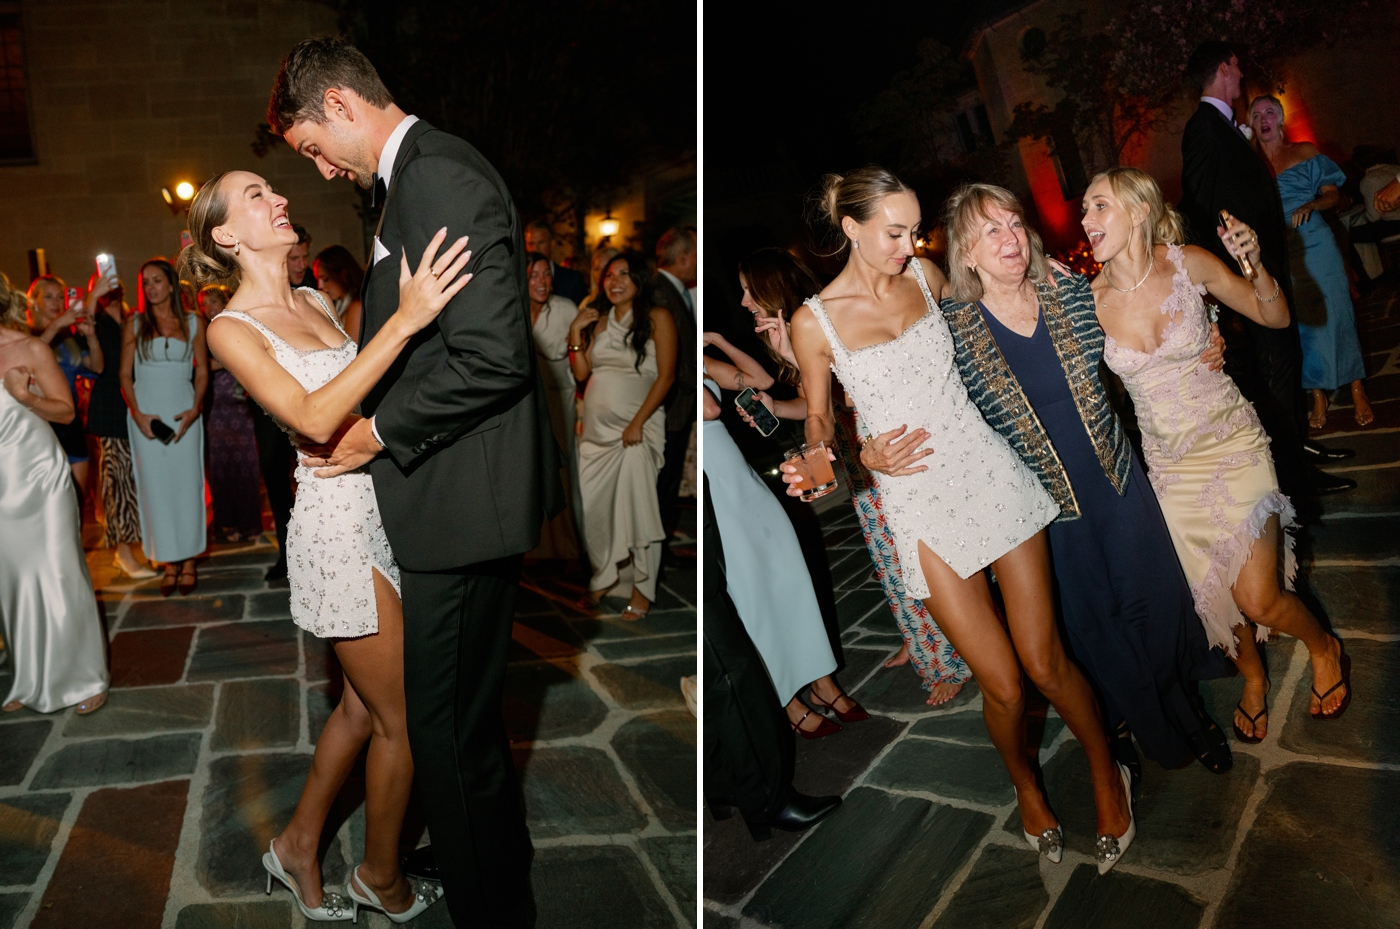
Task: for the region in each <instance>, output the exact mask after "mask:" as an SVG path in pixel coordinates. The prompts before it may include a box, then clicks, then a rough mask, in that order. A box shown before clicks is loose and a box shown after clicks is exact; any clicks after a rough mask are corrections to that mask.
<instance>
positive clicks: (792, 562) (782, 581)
mask: <svg viewBox="0 0 1400 929" xmlns="http://www.w3.org/2000/svg"><path fill="white" fill-rule="evenodd" d="M706 361H707V362H710V363H713V359H706ZM705 390H706V391H707V392H709V394H710V395H711V397H710V399H711V400H713V402H714V403H715V404H716V405H718V403H719V397H720V389H719V384H717V383H715V382H714V381H712V380H710V379H709V378H706V379H705ZM707 405H708V404H707ZM704 428H705V455H704V468H705V478H706V480H707V486H708V488H709V494H710V505H711V506H713V507H714V511H715V521H716V523H717V524H718V526H719V532H720V538H721V539H722V540H723V542H724V560H725V565H726V570H725V578H726V580H727V581H728V588H729V596H730V598H731V599H732V600H733V601H734V606H735V608H736V609H737V611H738V613H739V619H740V620H742V621H743V623H744V629H745V630H746V631H747V632H748V634H749V638H750V639H752V640H753V644H754V646H755V647H756V648H757V649H758V653H759V655H760V656H761V657H762V658H763V664H764V666H765V667H766V668H767V669H768V676H769V677H770V678H772V680H773V689H774V690H776V691H777V692H778V699H779V700H782V701H783V702H784V703H785V704H786V706H787V714H788V722H789V723H791V725H792V728H793V730H794V731H795V732H797V733H798V734H799V735H801V736H802V737H803V738H806V739H818V738H821V737H822V736H824V735H830V734H831V733H833V732H838V731H840V727H839V726H837V725H836V724H835V723H833V722H831V721H830V720H828V719H826V718H824V717H822V716H814V715H813V713H812V710H811V709H809V708H808V707H807V705H806V704H805V703H803V702H802V700H801V698H800V697H799V692H800V691H801V690H802V688H803V687H805V686H807V685H808V684H811V685H812V701H813V702H814V703H816V704H817V705H818V706H821V707H829V708H831V709H832V710H834V711H835V712H836V714H837V715H838V716H839V717H840V718H841V719H842V720H843V721H845V722H856V721H858V720H862V719H868V718H869V715H868V714H867V713H866V712H865V711H864V710H863V709H861V706H860V704H859V703H856V702H855V701H854V700H852V699H851V698H850V697H849V696H847V695H846V694H845V693H844V692H843V691H842V690H841V685H839V684H837V683H836V680H835V679H834V678H833V677H832V676H831V675H832V674H833V672H835V671H836V656H835V655H834V654H833V653H832V651H831V645H830V643H829V642H828V641H827V637H826V631H825V629H824V628H823V627H822V614H821V607H820V606H818V605H817V595H816V592H815V591H814V590H813V589H812V577H811V575H810V574H809V573H808V572H807V562H806V561H805V560H804V559H803V557H802V547H801V545H799V544H798V541H797V533H796V532H794V531H793V528H792V523H791V521H789V520H788V518H787V514H786V513H784V512H783V507H782V504H780V503H779V502H778V501H777V500H776V499H774V497H773V493H772V491H770V490H769V489H768V486H767V485H766V484H764V483H763V479H762V478H760V477H759V476H758V475H757V474H756V473H755V472H754V470H753V468H751V467H749V463H748V462H747V461H745V460H744V455H743V453H742V452H740V451H739V446H738V445H736V444H735V443H734V439H733V437H731V436H730V434H729V430H728V429H727V428H725V425H724V423H723V422H721V421H720V420H718V419H706V420H705V426H704Z"/></svg>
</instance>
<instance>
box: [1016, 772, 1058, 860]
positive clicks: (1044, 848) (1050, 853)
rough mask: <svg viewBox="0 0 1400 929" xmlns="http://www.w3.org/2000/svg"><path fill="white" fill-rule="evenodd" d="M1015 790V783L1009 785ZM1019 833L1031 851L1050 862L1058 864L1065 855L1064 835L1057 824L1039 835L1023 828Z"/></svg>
mask: <svg viewBox="0 0 1400 929" xmlns="http://www.w3.org/2000/svg"><path fill="white" fill-rule="evenodd" d="M1011 789H1012V790H1015V789H1016V785H1015V784H1013V785H1011ZM1021 835H1022V836H1024V837H1025V840H1026V844H1027V845H1029V846H1030V847H1031V851H1033V852H1036V853H1037V854H1040V855H1044V856H1045V859H1046V860H1047V861H1049V862H1050V863H1051V864H1059V863H1060V862H1061V861H1062V860H1063V859H1064V857H1065V835H1064V833H1063V832H1061V831H1060V826H1059V825H1058V824H1056V825H1054V826H1051V827H1050V828H1049V829H1046V830H1045V831H1044V832H1042V833H1041V834H1040V835H1033V834H1032V833H1029V832H1027V831H1026V830H1025V829H1024V828H1023V829H1022V830H1021Z"/></svg>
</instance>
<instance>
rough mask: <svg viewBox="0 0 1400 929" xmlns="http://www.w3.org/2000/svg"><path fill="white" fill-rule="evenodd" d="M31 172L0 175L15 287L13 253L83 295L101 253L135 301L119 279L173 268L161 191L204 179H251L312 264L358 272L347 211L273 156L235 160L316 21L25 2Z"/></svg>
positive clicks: (355, 223)
mask: <svg viewBox="0 0 1400 929" xmlns="http://www.w3.org/2000/svg"><path fill="white" fill-rule="evenodd" d="M21 10H22V15H23V24H24V33H25V35H24V39H25V54H26V63H27V71H28V78H29V99H30V111H31V125H32V127H33V138H34V146H35V149H36V154H37V157H38V163H37V164H32V165H20V166H3V167H0V204H3V205H4V221H3V222H0V270H3V271H4V272H5V273H6V274H8V275H9V276H10V279H11V280H12V281H13V282H15V283H16V284H25V283H27V282H28V280H29V277H28V269H27V259H26V255H25V253H26V251H27V250H29V249H31V248H36V247H41V248H44V249H45V250H46V251H47V254H48V258H49V264H50V267H51V269H52V270H53V271H54V272H55V273H57V274H59V275H60V276H63V277H65V278H67V279H69V283H71V284H77V283H79V282H82V283H86V280H87V277H88V275H89V274H90V273H91V271H92V267H93V256H94V255H96V254H97V253H98V252H102V251H107V252H111V253H112V254H114V255H115V256H116V258H117V268H118V270H119V271H120V273H121V275H122V278H123V281H124V283H125V284H126V286H127V294H128V300H131V299H134V295H135V284H136V282H135V272H136V268H137V267H138V266H139V265H140V263H141V262H142V261H144V260H146V259H147V258H150V257H152V256H154V255H167V256H172V257H173V256H174V254H175V253H176V252H177V250H178V248H179V237H180V230H181V229H183V228H185V217H184V215H183V214H181V215H179V216H173V215H171V212H170V209H169V208H168V207H167V206H166V204H165V202H164V201H163V200H162V199H161V195H160V189H161V187H169V188H171V189H172V190H173V189H174V187H175V185H176V183H177V182H179V181H182V180H188V181H191V182H192V183H194V184H196V185H198V184H199V183H201V182H202V181H203V180H204V179H206V178H208V177H209V176H210V175H212V174H214V173H215V172H217V171H222V170H226V169H229V168H243V169H247V170H251V171H256V172H258V173H260V174H262V175H263V176H265V177H266V178H267V179H268V180H269V181H271V182H272V184H273V185H274V186H275V187H276V188H277V190H278V191H280V192H281V193H282V194H284V195H285V196H287V197H288V199H289V200H290V207H289V212H290V214H291V217H292V221H293V222H296V223H299V224H301V225H303V226H305V227H306V228H307V230H308V231H310V233H311V235H312V239H313V242H312V248H313V252H314V250H316V249H319V248H322V247H324V246H326V245H330V244H333V243H337V242H338V243H340V244H343V245H345V246H346V247H347V248H349V249H350V251H351V252H352V253H354V254H355V255H356V256H357V257H361V258H363V255H362V254H361V253H362V252H363V245H362V235H361V226H360V220H359V217H358V216H357V215H356V213H355V210H354V204H355V203H356V202H357V201H358V198H357V195H356V193H355V191H354V189H353V188H352V187H351V186H350V184H349V183H348V182H346V181H342V180H337V181H330V182H327V181H325V180H323V179H322V178H321V177H320V175H319V174H317V173H316V170H315V168H314V166H313V165H312V163H311V162H310V161H308V160H307V159H304V158H300V157H298V156H296V155H295V154H293V153H292V151H291V149H290V148H288V147H287V146H285V145H280V144H279V145H278V146H276V147H274V149H273V151H272V152H271V153H269V154H268V155H267V156H266V157H264V158H258V157H256V156H255V155H254V154H253V152H252V150H251V148H250V145H251V143H252V141H253V139H254V133H255V128H256V127H257V125H258V123H260V122H262V121H263V119H264V114H265V113H266V110H267V99H268V93H269V91H270V90H271V87H272V80H273V78H274V77H275V75H276V73H277V68H278V65H279V63H280V61H281V59H282V56H283V55H285V54H286V53H287V51H288V50H289V49H290V48H291V47H292V46H293V45H294V44H296V42H297V41H299V40H300V39H302V38H305V37H306V36H309V35H314V34H320V33H329V32H333V31H334V29H335V16H334V12H333V11H332V10H331V9H330V8H329V7H327V6H323V5H320V4H317V3H314V2H301V0H288V2H237V0H178V2H176V0H152V2H136V0H106V2H97V3H93V2H88V3H83V2H73V0H42V2H36V0H25V2H23V3H22V5H21Z"/></svg>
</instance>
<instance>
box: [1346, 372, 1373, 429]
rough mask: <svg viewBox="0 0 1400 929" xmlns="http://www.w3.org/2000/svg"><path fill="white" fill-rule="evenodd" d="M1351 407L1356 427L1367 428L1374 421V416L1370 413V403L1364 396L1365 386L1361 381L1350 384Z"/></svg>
mask: <svg viewBox="0 0 1400 929" xmlns="http://www.w3.org/2000/svg"><path fill="white" fill-rule="evenodd" d="M1351 405H1352V407H1353V408H1354V410H1355V414H1356V424H1357V425H1358V426H1369V425H1371V423H1372V422H1374V421H1375V418H1376V414H1375V413H1373V412H1371V401H1370V399H1369V398H1368V397H1367V396H1366V385H1365V384H1363V383H1362V382H1361V381H1352V382H1351Z"/></svg>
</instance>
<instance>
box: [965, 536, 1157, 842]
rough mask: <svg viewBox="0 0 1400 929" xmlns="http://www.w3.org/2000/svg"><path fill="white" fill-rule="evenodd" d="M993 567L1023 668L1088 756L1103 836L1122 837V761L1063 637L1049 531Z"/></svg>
mask: <svg viewBox="0 0 1400 929" xmlns="http://www.w3.org/2000/svg"><path fill="white" fill-rule="evenodd" d="M992 566H993V568H994V569H995V570H996V573H997V581H998V583H999V584H1000V585H1001V595H1002V599H1003V600H1005V602H1006V620H1007V626H1008V627H1009V628H1010V630H1011V639H1012V641H1013V642H1014V643H1015V644H1016V654H1017V655H1018V656H1020V659H1021V666H1022V667H1024V668H1025V669H1026V674H1027V675H1028V676H1029V677H1030V679H1031V680H1032V681H1033V682H1034V683H1035V686H1036V687H1037V688H1038V689H1039V690H1040V692H1041V693H1042V694H1044V695H1045V699H1046V700H1049V701H1050V705H1051V706H1053V707H1054V708H1055V711H1056V712H1057V713H1059V714H1060V718H1061V719H1063V720H1064V721H1065V725H1066V726H1068V727H1069V729H1070V731H1071V732H1073V733H1074V737H1075V738H1076V739H1078V740H1079V744H1080V746H1081V747H1083V749H1084V754H1085V755H1087V756H1088V759H1089V773H1090V776H1091V777H1092V778H1093V782H1094V806H1095V808H1096V809H1097V811H1098V830H1099V834H1100V835H1104V834H1108V833H1111V834H1112V835H1114V836H1122V835H1123V834H1124V833H1125V832H1127V831H1128V823H1129V822H1130V819H1129V813H1128V798H1127V796H1126V794H1125V793H1124V791H1123V780H1122V778H1121V777H1120V775H1119V772H1118V764H1117V762H1115V761H1114V760H1113V755H1112V754H1111V753H1110V752H1109V749H1108V737H1107V735H1106V734H1105V733H1104V722H1103V714H1102V713H1101V712H1100V711H1099V704H1098V700H1097V699H1095V697H1094V691H1093V689H1092V688H1091V687H1090V686H1089V681H1088V679H1087V678H1085V677H1084V673H1083V672H1082V671H1080V670H1079V666H1078V665H1076V664H1075V663H1074V662H1073V661H1071V660H1070V658H1069V655H1068V654H1066V652H1065V647H1064V643H1063V642H1062V641H1061V640H1060V633H1059V627H1058V626H1056V624H1055V606H1054V599H1053V597H1052V595H1051V590H1052V588H1051V583H1050V549H1049V546H1048V544H1047V542H1046V539H1045V533H1044V532H1041V533H1038V534H1036V535H1035V536H1034V537H1033V538H1030V539H1027V540H1026V541H1025V542H1023V543H1021V544H1020V545H1018V546H1017V547H1016V548H1014V549H1012V550H1011V551H1009V552H1007V553H1006V554H1005V555H1003V556H1001V557H1000V558H998V559H997V560H996V561H995V562H993V563H992ZM974 673H975V672H974Z"/></svg>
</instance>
